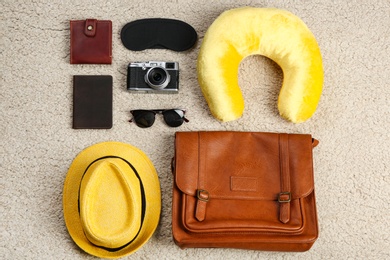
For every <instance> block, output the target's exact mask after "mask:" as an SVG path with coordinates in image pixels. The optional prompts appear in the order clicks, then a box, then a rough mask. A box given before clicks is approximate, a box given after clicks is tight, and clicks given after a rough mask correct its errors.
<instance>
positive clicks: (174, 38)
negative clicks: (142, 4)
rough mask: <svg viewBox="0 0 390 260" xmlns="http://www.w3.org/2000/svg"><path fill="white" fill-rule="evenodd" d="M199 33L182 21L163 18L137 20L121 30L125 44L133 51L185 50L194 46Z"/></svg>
mask: <svg viewBox="0 0 390 260" xmlns="http://www.w3.org/2000/svg"><path fill="white" fill-rule="evenodd" d="M197 38H198V35H197V34H196V31H195V29H194V28H193V27H192V26H191V25H189V24H187V23H185V22H182V21H179V20H173V19H163V18H151V19H142V20H136V21H133V22H130V23H128V24H126V25H125V26H124V27H123V28H122V31H121V39H122V43H123V45H125V47H126V48H127V49H129V50H132V51H142V50H145V49H170V50H173V51H185V50H188V49H190V48H192V47H193V46H194V45H195V43H196V40H197Z"/></svg>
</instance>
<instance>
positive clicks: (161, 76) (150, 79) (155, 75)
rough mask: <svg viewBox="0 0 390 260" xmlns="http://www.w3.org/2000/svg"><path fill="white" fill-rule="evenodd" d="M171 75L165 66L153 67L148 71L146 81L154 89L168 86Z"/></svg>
mask: <svg viewBox="0 0 390 260" xmlns="http://www.w3.org/2000/svg"><path fill="white" fill-rule="evenodd" d="M170 80H171V77H170V75H169V73H168V72H167V71H166V70H165V69H164V68H163V67H153V68H150V69H149V70H148V72H146V75H145V82H146V83H147V84H148V85H149V86H150V87H151V88H153V89H163V88H165V87H166V86H168V84H169V81H170Z"/></svg>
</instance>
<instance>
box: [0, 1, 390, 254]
mask: <svg viewBox="0 0 390 260" xmlns="http://www.w3.org/2000/svg"><path fill="white" fill-rule="evenodd" d="M76 2H77V1H46V2H45V1H39V0H37V1H19V0H17V1H16V0H2V1H1V3H0V14H1V41H0V43H1V48H0V50H1V51H0V60H1V69H0V71H1V74H0V75H1V85H0V87H1V88H0V97H1V122H0V128H1V149H0V163H1V165H0V169H1V172H0V214H1V215H0V258H1V259H93V257H91V256H89V255H87V254H86V253H84V252H83V251H82V250H80V249H79V248H78V247H77V246H76V245H75V244H74V243H73V241H72V240H71V238H70V236H69V235H68V232H67V229H66V227H65V224H64V219H63V213H62V188H63V183H64V179H65V176H66V173H67V170H68V167H69V165H70V164H71V162H72V160H73V159H74V157H75V156H76V155H77V153H79V152H80V151H81V150H82V149H84V148H86V147H87V146H89V145H92V144H95V143H98V142H102V141H107V140H115V141H121V142H126V143H130V144H132V145H134V146H136V147H138V148H140V149H141V150H143V151H144V152H145V153H146V154H147V155H148V156H149V157H150V159H151V160H152V162H153V163H154V165H155V167H156V169H157V171H158V174H159V178H160V182H161V190H162V204H163V207H162V215H161V221H160V224H159V227H158V229H157V231H156V232H155V234H154V236H153V237H152V239H151V240H150V241H149V242H148V243H147V244H146V245H145V246H144V247H142V248H141V249H140V250H139V251H137V252H136V253H135V254H133V255H131V256H130V257H128V259H157V258H158V259H390V235H389V234H390V229H389V226H390V217H389V214H390V209H389V198H390V177H389V172H390V148H389V146H390V142H389V139H390V134H389V133H390V132H389V128H390V107H389V100H390V2H389V1H388V0H375V1H374V0H367V1H341V0H340V1H330V0H328V1H321V0H310V1H293V0H289V1H282V0H280V1H260V0H259V1H249V0H246V1H206V0H205V1H200V0H198V1H185V0H176V1H169V0H164V1H163V0H155V1H135V0H134V1H92V0H88V1H78V2H79V3H76ZM245 5H248V6H256V7H278V8H284V9H287V10H289V11H291V12H293V13H295V14H296V15H298V16H299V17H301V18H302V20H303V21H305V22H306V24H307V25H308V27H309V28H310V29H311V30H312V32H313V33H314V35H315V36H316V38H317V40H318V42H319V45H320V48H321V51H322V56H323V65H324V70H325V83H324V90H323V95H322V97H321V101H320V104H319V107H318V109H317V112H316V113H315V114H314V116H313V117H312V118H311V119H310V120H308V121H307V122H305V123H302V124H293V123H290V122H287V121H285V120H283V119H282V118H280V116H279V115H278V112H277V106H276V101H277V95H278V92H279V89H280V85H281V82H282V73H281V70H280V69H279V68H278V67H277V66H276V65H275V64H274V63H273V62H271V61H270V60H268V59H266V58H263V57H251V58H248V59H246V60H245V61H244V62H243V63H242V65H241V67H240V84H241V88H242V90H243V92H244V96H245V99H246V108H245V112H244V116H243V117H242V118H241V119H239V120H236V121H233V122H229V123H220V122H219V121H217V120H216V119H214V118H213V117H212V116H211V115H210V113H209V110H208V107H207V104H206V102H205V100H204V98H203V96H202V94H201V91H200V88H199V86H198V83H197V78H196V59H197V54H198V51H199V46H200V43H201V42H202V38H203V36H204V34H205V32H206V30H207V28H208V26H209V25H210V24H211V23H212V22H213V20H214V19H215V18H216V17H217V16H218V15H219V14H220V13H221V12H223V11H224V10H227V9H231V8H234V7H238V6H245ZM90 17H93V18H97V19H110V20H112V22H113V63H112V65H71V64H69V20H71V19H86V18H90ZM150 17H164V18H175V19H180V20H183V21H185V22H187V23H189V24H191V25H192V26H193V27H194V28H195V29H196V31H197V33H198V35H199V41H198V43H197V45H196V47H195V48H194V49H193V50H191V51H187V52H184V53H176V52H173V51H168V50H148V51H142V52H131V51H129V50H127V49H126V48H125V47H124V46H123V45H122V43H121V41H120V37H119V33H120V30H121V28H122V27H123V26H124V25H125V24H126V23H128V22H130V21H133V20H136V19H140V18H150ZM140 60H145V61H146V60H173V61H178V62H179V63H180V73H181V74H180V87H181V89H180V93H179V94H178V95H154V94H139V95H136V94H130V93H128V92H127V91H126V89H125V85H126V66H127V64H128V63H129V62H130V61H140ZM73 75H112V76H113V80H114V101H113V105H114V111H113V121H114V125H113V128H112V129H110V130H73V129H72V127H71V125H72V93H73V92H72V76H73ZM172 107H182V108H186V109H188V114H187V115H188V118H189V119H190V122H189V123H187V124H185V125H183V126H182V127H180V128H179V129H172V128H169V127H167V126H166V125H165V124H164V123H163V121H162V119H161V118H158V119H157V120H156V123H155V125H154V126H153V127H151V128H149V129H141V128H138V127H137V126H135V125H134V124H130V123H128V122H127V121H128V120H129V118H130V115H129V110H130V109H136V108H172ZM177 130H183V131H184V130H185V131H196V130H237V131H266V132H289V133H311V134H312V135H313V136H314V137H315V138H317V139H319V140H320V145H319V146H318V147H317V148H316V149H315V152H314V157H315V159H314V160H315V186H316V195H317V206H318V217H319V225H320V236H319V239H318V240H317V242H316V243H315V244H314V246H313V247H312V249H311V250H310V251H308V252H305V253H278V252H260V251H246V250H232V249H187V250H181V249H179V248H178V247H177V246H176V245H175V244H174V243H173V241H172V233H171V187H172V175H171V172H170V160H171V158H172V156H173V141H174V139H173V136H174V133H175V131H177Z"/></svg>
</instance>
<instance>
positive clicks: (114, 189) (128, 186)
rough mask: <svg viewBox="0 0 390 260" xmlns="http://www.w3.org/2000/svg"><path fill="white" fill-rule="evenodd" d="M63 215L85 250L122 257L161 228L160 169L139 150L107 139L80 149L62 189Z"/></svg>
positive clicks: (103, 255)
mask: <svg viewBox="0 0 390 260" xmlns="http://www.w3.org/2000/svg"><path fill="white" fill-rule="evenodd" d="M63 210H64V219H65V224H66V227H67V228H68V232H69V234H70V236H71V237H72V239H73V240H74V242H75V243H76V244H77V245H78V246H79V247H80V248H81V249H83V250H84V251H85V252H87V253H89V254H91V255H94V256H97V257H103V258H118V257H122V256H125V255H129V254H131V253H134V252H135V251H136V250H138V249H139V248H140V247H142V246H143V245H144V244H145V243H146V242H147V241H148V240H149V239H150V237H151V236H152V235H153V233H154V231H155V230H156V228H157V225H158V222H159V218H160V212H161V191H160V182H159V179H158V175H157V172H156V170H155V168H154V166H153V164H152V162H151V161H150V159H149V158H148V157H147V156H146V155H145V154H144V153H143V152H142V151H141V150H139V149H138V148H136V147H134V146H132V145H129V144H125V143H120V142H103V143H98V144H95V145H92V146H90V147H88V148H86V149H84V150H83V151H81V152H80V153H79V154H78V155H77V156H76V158H75V159H74V160H73V162H72V164H71V165H70V168H69V171H68V173H67V175H66V179H65V183H64V190H63Z"/></svg>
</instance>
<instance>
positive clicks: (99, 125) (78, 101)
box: [73, 75, 112, 129]
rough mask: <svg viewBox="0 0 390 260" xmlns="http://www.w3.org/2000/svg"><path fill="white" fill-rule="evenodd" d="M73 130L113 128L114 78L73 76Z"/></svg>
mask: <svg viewBox="0 0 390 260" xmlns="http://www.w3.org/2000/svg"><path fill="white" fill-rule="evenodd" d="M73 128H74V129H110V128H112V76H84V75H77V76H73Z"/></svg>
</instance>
